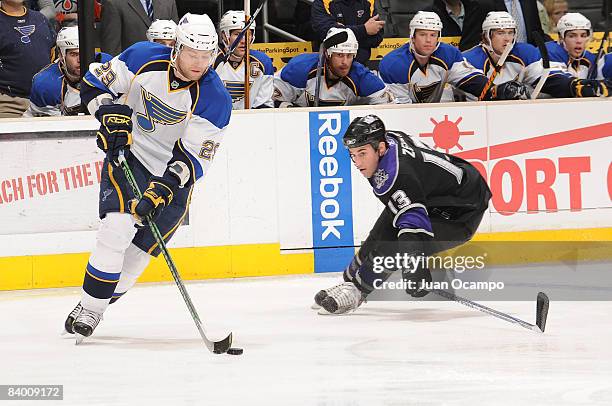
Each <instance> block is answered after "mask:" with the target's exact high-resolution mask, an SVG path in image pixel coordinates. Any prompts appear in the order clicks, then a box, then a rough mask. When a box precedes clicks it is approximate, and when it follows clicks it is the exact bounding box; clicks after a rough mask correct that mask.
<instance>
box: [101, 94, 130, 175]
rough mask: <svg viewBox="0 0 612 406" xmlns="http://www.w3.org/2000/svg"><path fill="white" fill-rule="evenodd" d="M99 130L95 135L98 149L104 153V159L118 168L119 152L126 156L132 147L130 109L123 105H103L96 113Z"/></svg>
mask: <svg viewBox="0 0 612 406" xmlns="http://www.w3.org/2000/svg"><path fill="white" fill-rule="evenodd" d="M96 118H97V119H98V121H100V129H99V130H98V132H97V133H96V139H97V140H96V141H97V143H98V148H100V149H101V150H102V151H104V152H106V158H107V159H108V161H109V162H110V163H111V164H113V165H114V166H119V161H118V157H119V151H121V150H123V151H124V152H125V155H127V154H128V151H129V147H130V145H132V109H131V108H130V107H129V106H126V105H125V104H103V105H101V106H100V108H98V111H96Z"/></svg>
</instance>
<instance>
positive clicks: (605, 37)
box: [587, 27, 610, 79]
mask: <svg viewBox="0 0 612 406" xmlns="http://www.w3.org/2000/svg"><path fill="white" fill-rule="evenodd" d="M609 35H610V27H608V28H607V29H606V32H604V35H603V37H601V43H600V44H599V50H598V51H597V55H596V56H595V63H593V64H592V65H591V66H590V67H589V73H588V74H587V79H595V77H596V76H597V65H598V63H599V60H600V59H601V57H602V56H603V54H604V43H606V42H608V43H609V38H608V37H609Z"/></svg>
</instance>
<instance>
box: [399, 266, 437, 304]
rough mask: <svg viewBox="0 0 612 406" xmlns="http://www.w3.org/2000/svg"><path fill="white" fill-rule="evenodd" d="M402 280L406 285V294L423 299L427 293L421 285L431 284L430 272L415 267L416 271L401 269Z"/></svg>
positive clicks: (424, 268) (426, 269)
mask: <svg viewBox="0 0 612 406" xmlns="http://www.w3.org/2000/svg"><path fill="white" fill-rule="evenodd" d="M402 279H403V280H404V282H405V283H406V293H408V294H409V295H410V296H412V297H423V296H425V295H427V294H428V293H429V291H428V290H426V289H425V288H424V287H423V283H424V282H427V283H431V281H432V279H431V272H430V271H429V268H426V267H421V266H419V267H417V268H416V269H414V270H412V269H402Z"/></svg>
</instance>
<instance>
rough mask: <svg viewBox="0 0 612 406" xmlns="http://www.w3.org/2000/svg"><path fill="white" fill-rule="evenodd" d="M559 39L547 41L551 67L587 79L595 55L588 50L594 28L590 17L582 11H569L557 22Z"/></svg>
mask: <svg viewBox="0 0 612 406" xmlns="http://www.w3.org/2000/svg"><path fill="white" fill-rule="evenodd" d="M557 30H558V32H559V41H558V42H555V41H549V42H547V43H546V48H547V49H548V55H549V56H550V65H551V67H554V68H558V69H561V70H564V71H566V72H568V73H569V74H571V75H572V76H574V77H577V78H579V79H586V78H587V75H588V71H589V68H590V67H591V65H592V64H593V63H595V55H594V54H593V53H591V52H590V51H587V46H588V45H589V41H590V40H591V36H592V34H593V29H592V27H591V22H590V21H589V19H588V18H586V17H585V16H583V15H582V14H580V13H567V14H565V15H564V16H563V17H561V18H560V19H559V21H558V22H557Z"/></svg>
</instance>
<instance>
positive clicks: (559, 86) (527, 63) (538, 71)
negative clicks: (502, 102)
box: [463, 42, 572, 99]
mask: <svg viewBox="0 0 612 406" xmlns="http://www.w3.org/2000/svg"><path fill="white" fill-rule="evenodd" d="M463 56H464V57H465V59H467V60H468V62H470V63H471V64H472V65H474V66H475V67H476V68H478V69H480V70H482V71H483V72H484V73H485V75H487V76H489V77H490V75H492V74H493V71H494V70H495V64H494V62H493V60H492V59H491V58H490V57H489V56H488V52H487V50H486V49H485V48H484V46H483V45H482V44H480V45H477V46H475V47H473V48H471V49H469V50H467V51H465V52H464V53H463ZM543 74H544V66H543V64H542V56H541V55H540V50H539V49H538V48H536V47H534V46H533V45H531V44H527V43H524V42H518V43H516V44H514V46H513V47H512V50H511V51H510V53H509V54H508V57H507V58H506V61H505V62H504V65H503V66H502V67H501V69H500V71H499V72H498V73H497V75H496V76H495V79H494V80H493V83H494V84H496V85H499V84H502V83H506V82H509V81H511V80H514V81H518V82H522V83H524V84H526V85H528V86H531V87H536V85H537V84H538V82H539V80H540V78H541V77H542V76H543ZM570 82H571V80H568V78H567V76H566V75H565V74H564V73H563V72H561V71H560V70H559V69H555V70H551V71H550V72H549V74H548V78H547V79H546V82H545V83H544V86H543V88H542V90H543V92H544V93H548V94H551V95H552V96H554V97H571V96H572V94H571V91H570ZM468 99H469V98H468Z"/></svg>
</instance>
